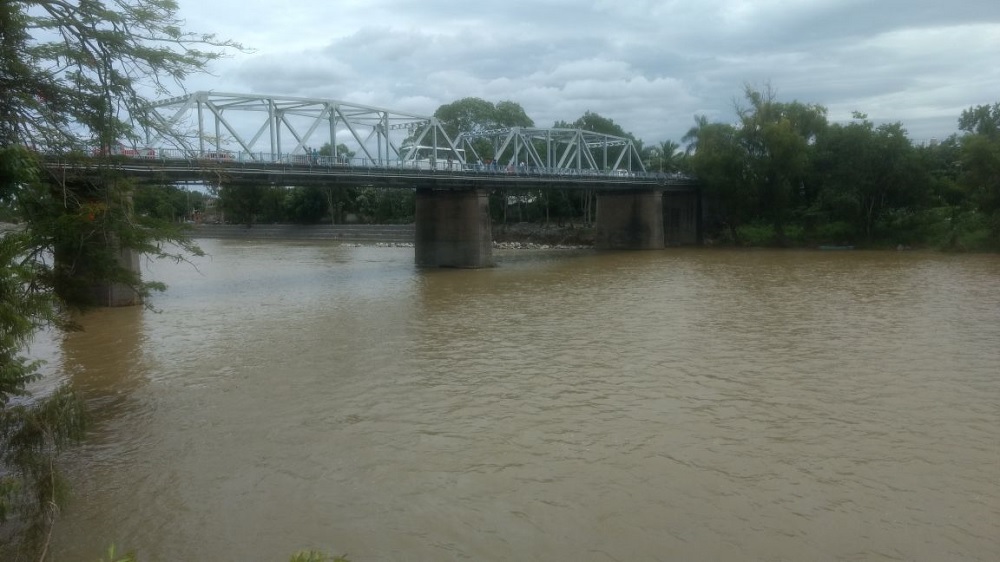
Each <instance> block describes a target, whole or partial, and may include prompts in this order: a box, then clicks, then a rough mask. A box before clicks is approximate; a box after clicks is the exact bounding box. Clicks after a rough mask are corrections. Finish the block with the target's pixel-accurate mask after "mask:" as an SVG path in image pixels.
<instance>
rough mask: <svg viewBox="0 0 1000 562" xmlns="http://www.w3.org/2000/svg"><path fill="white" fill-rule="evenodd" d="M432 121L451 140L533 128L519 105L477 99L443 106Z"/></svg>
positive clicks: (458, 101) (438, 109) (529, 119)
mask: <svg viewBox="0 0 1000 562" xmlns="http://www.w3.org/2000/svg"><path fill="white" fill-rule="evenodd" d="M434 117H437V118H438V119H439V120H440V121H441V126H442V127H443V128H444V130H445V132H446V133H448V136H450V137H452V138H455V137H457V136H458V134H459V133H477V132H480V131H488V130H490V129H499V128H502V127H533V126H534V125H535V123H534V121H532V120H531V118H530V117H528V115H527V114H526V113H525V112H524V109H523V108H522V107H521V106H520V105H519V104H517V103H515V102H512V101H501V102H498V103H495V104H494V103H491V102H488V101H486V100H484V99H481V98H462V99H460V100H457V101H454V102H451V103H448V104H444V105H442V106H440V107H438V108H437V111H435V112H434ZM490 156H492V155H490Z"/></svg>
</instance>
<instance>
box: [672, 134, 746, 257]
mask: <svg viewBox="0 0 1000 562" xmlns="http://www.w3.org/2000/svg"><path fill="white" fill-rule="evenodd" d="M682 140H684V141H685V142H688V143H689V144H688V150H689V151H690V154H691V156H690V162H691V169H692V171H693V172H694V174H695V175H696V176H697V177H698V181H699V182H700V183H701V185H702V188H703V190H704V197H705V198H706V200H707V205H708V207H709V209H710V211H709V215H710V217H711V222H713V223H714V224H711V225H710V226H712V227H715V228H725V229H726V230H727V231H728V232H729V235H730V236H731V237H732V239H733V240H734V241H735V242H736V243H739V242H740V234H739V227H740V226H742V225H743V224H744V223H746V222H747V221H749V220H750V219H752V218H753V216H754V215H753V210H752V209H753V206H754V205H753V203H754V199H753V194H752V192H751V191H750V189H749V188H748V185H747V182H746V180H745V173H746V164H745V154H744V152H743V147H742V146H741V144H740V139H739V136H738V132H737V130H736V128H735V127H733V126H732V125H726V124H722V123H710V122H709V121H708V118H707V117H705V116H703V115H699V116H697V117H695V126H694V127H692V128H691V129H690V130H688V132H687V134H685V135H684V138H683V139H682Z"/></svg>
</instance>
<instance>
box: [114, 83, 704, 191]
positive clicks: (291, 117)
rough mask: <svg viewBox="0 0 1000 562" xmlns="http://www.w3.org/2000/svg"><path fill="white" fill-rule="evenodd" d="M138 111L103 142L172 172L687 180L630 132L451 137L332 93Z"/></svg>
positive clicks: (192, 101) (218, 96) (195, 98)
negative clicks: (649, 167)
mask: <svg viewBox="0 0 1000 562" xmlns="http://www.w3.org/2000/svg"><path fill="white" fill-rule="evenodd" d="M148 121H149V123H150V126H149V127H148V128H147V129H146V130H144V131H142V135H141V136H142V137H143V138H144V140H145V144H144V145H140V144H135V145H133V146H119V147H113V148H112V149H111V152H112V154H115V155H118V156H124V157H126V158H128V159H129V160H132V161H135V160H139V161H142V162H143V163H144V164H145V165H146V167H157V168H159V169H161V170H163V171H165V172H167V175H170V176H173V177H178V176H182V175H184V172H183V171H184V170H186V169H188V168H199V169H202V170H204V169H206V168H209V169H214V170H217V171H218V170H228V171H229V172H230V174H229V175H234V176H235V175H238V176H240V177H252V176H254V175H265V174H268V173H270V175H271V176H273V175H274V173H275V172H281V173H282V174H283V175H284V174H285V173H288V174H292V175H294V176H318V175H333V176H345V177H346V176H351V177H353V176H356V175H359V174H361V175H371V174H372V173H375V172H376V171H377V170H383V171H385V172H386V173H389V170H395V171H396V172H397V173H398V174H405V175H412V174H414V173H415V174H424V173H425V172H445V173H453V174H470V175H474V176H485V177H494V179H495V180H496V181H500V179H501V178H508V179H513V178H520V179H519V180H518V183H522V182H524V181H526V180H527V179H529V178H538V179H540V178H549V179H556V178H558V179H559V180H560V181H559V183H563V184H565V183H570V182H574V181H576V182H583V183H592V182H594V181H595V180H600V179H603V180H612V181H614V182H616V183H630V182H635V183H654V182H655V183H660V184H664V183H685V184H690V183H692V180H691V179H690V178H686V177H683V176H679V175H677V174H672V175H669V174H666V175H665V174H651V173H647V172H646V170H645V167H644V166H643V163H642V158H641V157H640V155H639V153H638V150H637V148H636V146H635V144H634V142H633V141H632V140H631V139H628V138H624V137H617V136H614V135H605V134H601V133H594V132H591V131H584V130H580V129H561V128H553V129H542V128H526V127H513V128H507V129H496V130H482V131H469V132H461V133H459V134H458V135H457V136H456V137H455V138H451V137H450V136H449V135H448V133H447V132H446V131H445V129H444V128H443V127H442V125H441V122H440V121H439V120H438V119H437V118H435V117H432V116H425V115H418V114H414V113H408V112H403V111H397V110H392V109H386V108H382V107H374V106H367V105H360V104H355V103H349V102H344V101H339V100H332V99H311V98H300V97H279V96H265V95H250V94H233V93H219V92H204V91H203V92H194V93H190V94H187V95H184V96H180V97H174V98H170V99H166V100H162V101H159V102H155V103H153V104H152V105H151V107H150V113H149V119H148ZM326 144H329V147H330V151H329V153H326V151H324V154H323V155H320V154H319V153H318V152H319V151H318V149H317V147H319V146H323V145H326ZM341 146H346V147H347V148H348V150H349V152H348V153H343V152H342V151H341V148H340V147H341ZM157 163H158V164H157ZM171 171H173V173H170V172H171ZM255 171H256V174H255V173H254V172H255ZM362 171H364V172H362ZM349 172H350V173H349ZM380 173H381V172H380ZM398 174H397V175H398ZM300 179H304V178H300Z"/></svg>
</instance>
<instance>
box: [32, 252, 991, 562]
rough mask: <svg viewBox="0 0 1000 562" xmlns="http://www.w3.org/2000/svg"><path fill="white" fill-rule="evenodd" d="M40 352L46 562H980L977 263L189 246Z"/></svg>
mask: <svg viewBox="0 0 1000 562" xmlns="http://www.w3.org/2000/svg"><path fill="white" fill-rule="evenodd" d="M202 244H203V247H204V249H205V250H206V251H207V252H208V253H209V254H210V256H209V257H206V258H204V259H197V260H196V261H195V265H196V266H197V267H196V268H195V267H191V266H188V265H174V264H152V265H148V266H147V267H148V268H149V270H150V271H149V273H148V274H147V277H151V278H157V279H161V280H163V281H165V282H166V283H168V285H169V290H168V291H167V292H166V293H164V294H162V295H158V296H156V297H155V298H154V300H153V304H154V305H155V307H156V308H158V309H159V312H152V311H148V310H143V309H141V308H127V309H111V310H99V311H96V312H94V313H91V314H88V315H86V316H85V317H83V319H82V322H83V324H84V326H85V328H86V330H85V331H84V332H79V333H72V334H68V335H65V336H51V338H50V339H49V340H48V341H47V340H46V338H45V337H43V338H41V339H40V340H39V342H38V344H37V345H36V346H35V347H34V348H33V352H34V353H36V354H38V355H39V356H42V357H44V358H46V359H48V360H49V365H48V367H47V368H46V369H47V371H49V372H51V373H62V375H61V376H63V377H65V380H68V381H69V382H70V383H71V384H72V385H73V386H75V387H76V388H77V389H78V390H79V391H80V392H81V394H82V395H83V397H84V398H85V399H86V400H87V402H88V403H89V405H90V407H91V409H92V410H93V420H92V423H93V431H92V433H91V436H90V437H89V439H88V440H87V442H86V443H85V444H83V445H82V446H81V447H79V448H78V449H76V450H75V451H73V452H72V453H71V454H69V455H68V456H67V457H66V460H65V469H66V471H67V473H68V477H69V480H70V484H71V487H72V489H73V491H74V498H73V500H72V501H71V502H70V503H69V505H68V506H67V508H66V509H65V510H64V512H63V514H62V518H61V520H60V522H59V523H58V525H57V527H56V531H55V535H54V537H53V549H54V552H55V559H56V560H70V561H76V560H96V559H97V558H98V557H99V556H100V554H101V553H102V552H103V551H104V550H105V549H106V547H107V546H108V545H110V544H111V543H115V544H117V545H118V546H119V547H121V548H127V549H134V550H135V551H137V552H138V554H139V556H140V559H141V560H142V561H143V562H153V561H194V560H220V561H221V560H226V561H229V560H233V561H235V560H240V561H251V560H253V561H257V560H260V561H283V560H287V559H288V557H289V555H290V554H291V553H293V552H295V551H297V550H300V549H303V548H317V549H322V550H325V551H327V552H330V553H334V554H343V553H347V554H348V555H349V558H350V559H351V560H352V562H363V561H373V560H412V561H441V560H545V561H556V560H560V561H561V560H567V561H568V560H574V561H584V560H587V561H589V560H595V561H603V560H617V561H639V560H643V561H644V560H722V561H726V560H734V561H735V560H768V561H772V560H789V561H799V560H810V561H823V560H865V561H879V560H906V561H935V562H937V561H945V560H962V561H968V560H983V561H996V560H1000V257H998V256H995V255H994V256H952V255H941V254H924V253H909V252H899V253H896V252H808V251H736V250H711V249H688V250H666V251H658V252H636V253H597V252H591V251H568V250H562V251H511V252H509V253H505V252H498V253H497V254H496V258H497V262H498V263H499V265H500V267H497V268H495V269H490V270H479V271H471V270H421V269H417V268H415V267H414V266H413V254H412V249H408V248H373V247H351V246H341V245H337V244H335V243H323V242H320V243H305V242H278V241H269V242H258V241H254V242H250V241H213V240H204V241H202Z"/></svg>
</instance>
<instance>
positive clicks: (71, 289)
mask: <svg viewBox="0 0 1000 562" xmlns="http://www.w3.org/2000/svg"><path fill="white" fill-rule="evenodd" d="M88 244H90V245H91V247H90V248H85V249H83V251H80V249H78V248H74V249H60V248H57V249H56V254H55V257H56V260H55V263H56V269H57V270H58V271H59V273H58V274H57V283H62V287H63V288H62V290H63V291H65V292H66V293H67V294H69V295H70V299H71V300H74V301H76V302H80V303H88V304H90V305H92V306H103V307H118V306H134V305H137V304H140V303H141V302H142V299H140V298H139V293H137V292H136V290H135V289H133V288H132V287H131V286H130V285H129V284H128V283H123V282H121V281H114V280H110V279H107V277H108V273H107V272H108V271H109V268H111V267H117V268H122V269H124V270H125V272H126V273H125V275H127V276H130V275H131V274H135V277H136V279H138V278H139V274H140V269H141V268H140V266H139V253H138V252H136V251H135V250H128V249H121V248H118V247H117V244H115V243H107V242H95V241H89V242H88ZM109 246H110V247H109ZM109 260H110V263H109ZM98 264H100V265H98ZM98 271H101V273H97V272H98ZM60 279H61V280H60Z"/></svg>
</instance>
